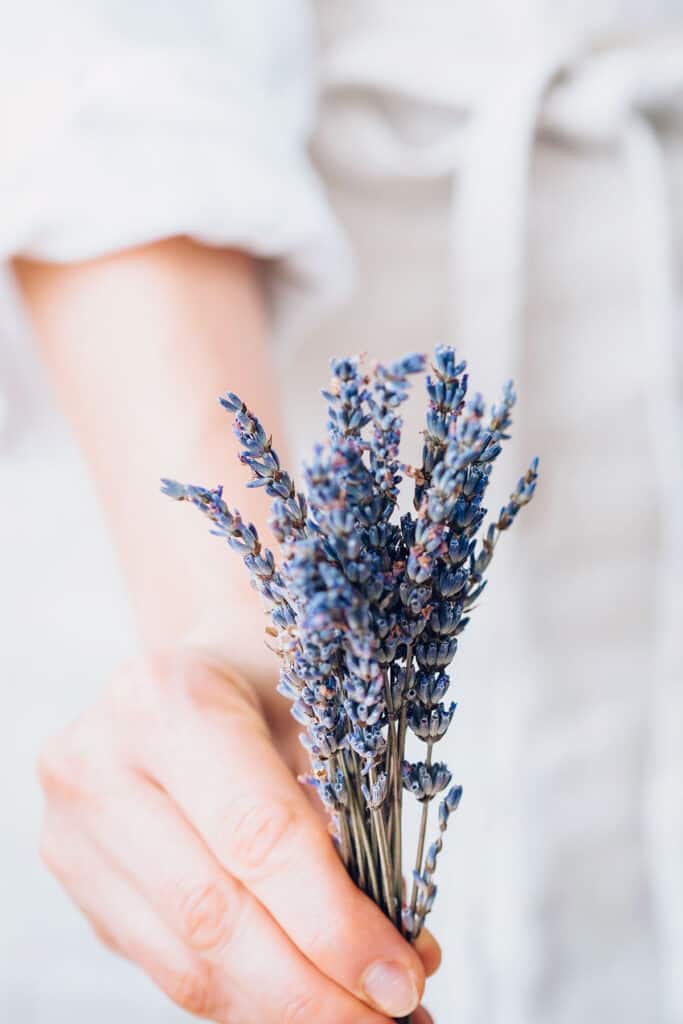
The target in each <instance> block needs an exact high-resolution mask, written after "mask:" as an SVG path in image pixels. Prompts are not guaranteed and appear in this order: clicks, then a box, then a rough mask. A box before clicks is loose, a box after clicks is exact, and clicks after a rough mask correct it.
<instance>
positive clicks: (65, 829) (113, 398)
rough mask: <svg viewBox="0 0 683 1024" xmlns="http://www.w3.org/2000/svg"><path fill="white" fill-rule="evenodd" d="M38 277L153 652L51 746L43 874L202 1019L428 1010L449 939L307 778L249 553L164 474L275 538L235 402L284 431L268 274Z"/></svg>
mask: <svg viewBox="0 0 683 1024" xmlns="http://www.w3.org/2000/svg"><path fill="white" fill-rule="evenodd" d="M15 270H16V274H17V279H18V282H19V285H20V288H21V290H22V292H23V295H24V298H25V300H26V304H27V307H28V310H29V313H30V316H31V318H32V320H33V324H34V327H35V334H36V337H37V339H38V343H39V345H40V348H41V351H42V353H43V356H44V359H45V362H46V363H47V365H48V367H49V370H50V372H51V375H52V377H53V379H54V382H55V386H56V389H57V392H58V394H59V396H60V399H61V402H62V405H63V407H64V410H65V412H66V414H67V415H68V417H69V419H70V420H71V422H72V424H73V427H74V431H75V434H76V437H77V440H78V442H79V444H80V445H81V447H82V450H83V453H84V456H85V459H86V461H87V464H88V466H89V469H90V471H91V473H92V477H93V480H94V482H95V485H96V488H97V490H98V492H99V494H100V497H101V500H102V509H103V512H104V514H105V516H106V519H107V522H108V525H109V528H110V532H111V535H112V538H113V542H114V544H115V546H116V548H117V551H118V553H119V556H120V560H121V564H122V567H123V571H124V575H125V578H126V581H127V585H128V589H129V594H130V600H131V604H132V607H133V609H134V611H135V615H136V619H137V622H138V626H139V634H140V647H141V652H142V653H141V654H140V656H139V657H138V658H136V659H135V661H134V662H133V663H132V664H129V665H127V666H125V667H123V668H121V669H120V670H119V671H118V672H117V673H116V675H115V677H114V678H113V679H112V680H110V681H109V682H108V683H107V685H106V687H105V689H104V691H103V693H102V695H101V696H100V698H99V699H98V701H97V703H96V704H95V706H94V707H92V708H91V709H90V710H88V711H86V712H85V713H84V714H83V716H82V717H81V718H80V719H79V720H77V721H76V722H75V723H73V724H72V725H70V726H69V727H68V728H66V729H65V730H64V731H63V732H62V733H61V734H60V735H58V736H56V737H55V738H54V739H52V740H51V741H50V742H49V743H48V745H47V746H46V748H45V750H44V752H43V755H42V758H41V762H40V776H41V780H42V784H43V788H44V792H45V797H46V814H45V825H44V833H43V843H42V855H43V857H44V860H45V861H46V863H47V864H48V866H49V867H50V868H51V870H52V871H53V872H54V873H55V874H56V875H57V877H58V878H59V879H60V880H61V882H62V883H63V885H64V886H65V887H66V889H67V890H68V892H69V893H70V895H71V897H72V898H73V899H74V900H75V902H76V903H77V904H78V905H79V906H80V908H81V909H82V910H83V912H84V913H85V914H86V915H87V917H88V918H89V920H90V921H91V923H92V925H93V926H94V928H95V930H96V932H97V933H98V935H99V936H100V938H101V939H102V940H103V941H105V942H106V943H107V944H108V945H110V946H111V947H112V948H113V949H115V950H116V951H117V952H119V953H121V954H123V955H124V956H126V957H128V958H129V959H131V960H132V961H134V962H136V963H137V964H139V965H140V966H141V967H142V968H143V969H144V970H145V971H146V972H147V973H148V974H149V975H150V977H151V978H152V979H153V980H154V981H155V982H156V983H157V985H159V986H160V987H161V988H162V989H163V990H164V992H166V993H167V994H168V995H169V996H170V998H171V999H173V1000H174V1001H175V1002H176V1003H178V1004H179V1005H180V1006H182V1007H184V1008H185V1009H186V1010H188V1011H190V1012H192V1013H195V1014H197V1015H198V1016H201V1017H205V1018H207V1019H210V1020H214V1021H217V1022H219V1024H263V1022H270V1021H278V1022H281V1024H386V1022H387V1021H388V1019H389V1018H391V1017H398V1016H402V1015H407V1014H408V1013H410V1012H411V1011H413V1010H414V1009H415V1007H416V1006H417V1005H418V1003H419V1001H420V998H421V995H422V992H423V989H424V982H425V977H426V976H428V975H429V974H431V973H433V971H434V970H436V968H437V967H438V963H439V959H440V953H439V949H438V945H437V944H436V942H435V940H434V939H433V938H432V937H431V936H430V935H429V934H428V933H424V935H423V937H422V938H421V940H420V943H419V945H418V947H417V948H413V947H411V946H410V945H409V944H408V943H407V942H406V941H405V940H403V939H402V938H401V936H400V935H399V934H398V932H397V931H396V930H395V929H394V928H393V926H392V925H391V924H390V923H389V922H388V921H387V920H386V919H385V918H384V916H383V915H382V914H381V912H380V911H379V910H378V909H377V908H376V907H375V906H374V905H373V904H372V903H371V902H370V901H369V900H368V899H367V898H366V897H365V896H364V895H362V894H361V893H360V892H359V891H358V890H357V889H356V888H355V887H354V886H353V884H352V883H351V881H350V880H349V878H348V877H347V875H346V874H345V871H344V869H343V868H342V865H341V863H340V861H339V860H338V858H337V855H336V853H335V851H334V849H333V846H332V844H331V842H330V838H329V835H328V832H327V830H326V826H325V822H324V819H323V817H322V816H321V815H320V813H319V812H318V810H317V808H316V807H315V806H314V805H313V803H312V802H311V800H310V799H309V798H308V797H307V795H306V793H305V791H304V790H303V788H302V787H301V785H300V784H299V783H298V782H297V781H296V778H295V775H296V772H297V771H300V770H301V768H302V767H303V761H302V752H301V750H300V747H299V745H298V743H297V742H296V732H297V729H296V726H295V724H294V723H293V722H292V721H291V719H290V718H289V716H288V713H287V707H286V703H285V702H284V700H283V699H282V698H281V697H279V696H278V695H277V694H276V693H275V691H274V679H275V672H276V668H275V664H274V660H273V655H272V654H270V652H269V651H268V650H267V649H266V647H265V644H264V641H263V629H264V617H263V612H262V610H261V607H260V603H259V599H258V597H257V596H256V595H255V594H254V592H253V591H252V590H251V588H250V587H249V585H248V582H247V580H246V574H245V573H244V570H243V567H242V565H241V563H240V560H239V558H237V557H235V556H234V555H231V553H230V552H229V551H228V550H227V549H226V550H222V549H221V547H220V542H219V541H218V540H217V539H216V538H214V537H211V536H208V535H207V533H206V530H205V525H204V523H203V521H201V520H200V519H199V518H198V517H197V516H196V515H193V514H192V511H191V510H189V509H187V508H186V507H184V506H179V505H175V504H174V503H172V502H170V501H169V500H168V499H167V498H164V497H162V496H161V495H160V494H159V492H158V478H159V477H160V476H161V475H167V476H172V477H175V478H177V479H180V480H186V481H191V482H196V483H202V484H205V485H207V486H215V485H216V484H217V483H219V482H220V483H223V484H224V485H225V493H226V496H227V497H228V498H229V499H230V498H232V497H234V498H235V499H236V500H235V501H234V504H238V505H239V508H240V510H241V511H242V513H243V514H244V516H245V517H246V518H249V519H251V520H252V521H253V522H255V523H256V525H257V526H258V528H259V531H260V532H262V533H263V535H264V536H266V537H267V526H266V507H265V503H264V496H263V493H262V492H261V491H260V490H259V491H254V490H252V491H247V490H245V488H244V482H245V472H244V469H243V467H241V466H240V465H239V463H238V462H237V460H236V459H235V458H234V456H233V452H232V451H231V448H232V439H231V437H230V431H229V425H228V423H227V419H226V415H225V413H224V412H222V411H221V409H220V407H219V406H218V403H217V402H216V396H217V394H218V393H220V392H221V391H226V390H228V389H229V390H232V391H237V392H238V393H239V394H240V395H242V396H243V397H244V398H245V400H246V401H247V402H248V403H249V404H250V405H252V406H253V407H254V409H255V410H259V411H261V410H263V411H264V416H263V418H264V419H265V420H266V426H267V429H269V430H272V432H273V433H274V434H275V435H276V436H278V437H280V436H282V426H281V424H280V422H279V420H278V417H277V401H276V387H275V381H274V374H273V370H272V368H271V359H270V354H269V351H268V324H267V318H266V314H265V304H264V301H263V296H262V293H261V288H260V284H259V269H258V267H257V266H256V265H255V264H254V262H253V261H252V260H251V259H250V258H249V257H247V256H245V255H244V254H241V253H237V252H232V251H222V250H218V249H208V248H204V247H201V246H199V245H196V244H194V243H192V242H190V241H188V240H185V239H170V240H167V241H164V242H160V243H157V244H155V245H149V246H145V247H141V248H139V249H135V250H131V251H128V252H124V253H119V254H116V255H112V256H108V257H106V258H102V259H99V260H96V261H92V262H87V263H80V264H72V265H68V266H57V265H48V264H42V263H37V262H30V261H24V260H21V261H17V262H16V264H15ZM279 447H282V446H279ZM93 672H94V673H96V672H97V668H96V666H93ZM413 1020H414V1022H415V1024H427V1022H428V1021H429V1020H430V1018H429V1016H428V1014H427V1013H426V1011H425V1010H423V1009H419V1010H418V1011H417V1012H416V1013H415V1015H414V1017H413Z"/></svg>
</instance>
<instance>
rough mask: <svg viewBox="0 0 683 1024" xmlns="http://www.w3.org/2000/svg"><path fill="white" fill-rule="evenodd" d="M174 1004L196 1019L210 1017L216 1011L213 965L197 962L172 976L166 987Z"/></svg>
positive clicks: (203, 961)
mask: <svg viewBox="0 0 683 1024" xmlns="http://www.w3.org/2000/svg"><path fill="white" fill-rule="evenodd" d="M164 988H165V989H166V993H167V995H168V996H169V997H170V998H171V999H172V1000H173V1002H174V1003H175V1004H176V1005H177V1006H179V1007H180V1008H181V1010H185V1012H186V1013H191V1014H193V1015H194V1016H196V1017H210V1016H211V1015H212V1014H213V1012H214V1011H215V1009H216V997H215V990H214V984H213V970H212V967H211V964H209V963H208V962H207V961H205V960H197V962H196V963H194V964H193V965H192V966H191V967H189V968H187V970H184V971H181V972H178V973H174V974H172V975H171V976H170V977H169V978H168V979H167V980H166V984H165V985H164Z"/></svg>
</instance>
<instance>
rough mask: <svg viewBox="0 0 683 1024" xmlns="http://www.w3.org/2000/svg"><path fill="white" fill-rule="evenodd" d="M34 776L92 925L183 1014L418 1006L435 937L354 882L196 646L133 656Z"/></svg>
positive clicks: (339, 1018)
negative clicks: (389, 913) (421, 934)
mask: <svg viewBox="0 0 683 1024" xmlns="http://www.w3.org/2000/svg"><path fill="white" fill-rule="evenodd" d="M40 774H41V780H42V783H43V787H44V790H45V793H46V797H47V811H46V821H45V829H44V838H43V845H42V854H43V858H44V860H45V861H46V863H47V864H48V866H49V867H50V868H51V870H52V871H53V872H54V874H55V875H57V877H58V878H59V879H60V880H61V881H62V883H63V884H64V885H65V887H66V888H67V890H68V891H69V893H70V894H71V896H72V898H73V899H74V900H75V901H76V903H77V904H78V905H79V906H80V907H81V909H82V910H83V911H84V913H85V914H86V915H87V916H88V918H89V919H90V921H91V922H92V924H93V926H94V928H95V930H96V932H97V933H98V934H99V936H100V937H101V938H102V939H103V940H104V941H105V942H106V943H107V944H108V945H109V946H111V947H112V948H114V949H115V950H117V951H118V952H120V953H122V954H123V955H124V956H126V957H128V958H130V959H131V960H133V961H135V962H137V963H138V964H139V965H140V966H141V967H143V968H144V970H145V971H146V972H147V973H148V974H149V975H150V976H151V977H152V979H153V980H154V981H155V982H156V983H157V984H158V985H159V986H160V987H161V988H162V989H163V990H164V991H165V992H166V993H167V994H168V995H169V996H170V997H171V999H173V1000H174V1001H175V1002H176V1003H178V1004H179V1005H180V1006H182V1007H183V1008H184V1009H186V1010H188V1011H190V1012H191V1013H195V1014H197V1015H199V1016H202V1017H207V1018H209V1019H212V1020H215V1021H218V1022H225V1024H257V1022H258V1024H261V1022H263V1021H269V1022H270V1021H280V1022H282V1024H386V1021H387V1016H388V1017H398V1016H402V1015H404V1014H408V1013H410V1012H411V1011H412V1010H413V1009H414V1008H415V1007H416V1006H417V1004H418V1002H419V998H420V995H421V993H422V990H423V986H424V978H425V974H426V973H430V972H431V971H432V970H434V969H436V966H438V960H439V952H438V947H437V946H436V943H435V942H434V940H433V939H431V937H429V936H427V937H426V938H425V939H424V940H423V944H422V946H421V949H420V955H418V952H417V951H416V950H415V949H413V948H412V947H411V946H410V945H409V944H408V943H407V942H406V941H405V940H404V939H403V938H402V937H401V936H400V935H399V934H398V932H397V931H396V930H395V929H394V927H393V926H392V925H391V924H390V923H389V921H388V920H387V919H386V918H385V917H384V916H383V914H382V913H381V912H380V911H379V910H378V909H377V907H375V906H374V905H373V904H372V903H371V901H370V900H369V899H368V898H367V897H366V896H364V895H363V894H362V893H361V892H360V891H359V890H358V889H357V888H356V887H355V886H354V885H353V883H352V882H351V880H350V879H349V878H348V876H347V875H346V872H345V871H344V868H343V866H342V864H341V862H340V861H339V859H338V857H337V854H336V852H335V850H334V848H333V845H332V843H331V841H330V837H329V835H328V833H327V831H326V827H325V823H324V821H323V819H322V818H321V816H320V815H319V814H318V813H317V812H316V811H315V810H314V808H313V806H312V804H311V803H310V802H309V800H308V799H307V796H306V794H305V792H304V790H303V788H302V787H301V785H300V784H299V783H297V782H296V781H295V779H294V777H293V775H292V773H291V771H290V770H289V768H288V766H287V764H286V762H285V761H284V760H283V758H282V756H281V755H280V753H279V752H278V750H277V748H276V746H275V743H274V739H273V736H272V734H271V731H270V729H269V727H268V725H267V722H266V717H265V716H264V713H263V711H262V710H261V708H260V706H259V705H258V704H257V702H256V698H255V697H254V695H253V694H252V692H251V691H250V689H249V687H248V686H247V685H246V684H245V683H244V681H243V680H242V679H241V678H240V677H239V676H238V675H237V674H236V673H233V672H232V671H230V670H229V669H226V667H225V666H224V665H219V664H217V663H215V662H212V661H211V660H209V659H207V658H205V657H201V656H199V655H198V654H196V653H194V654H193V653H189V652H178V653H175V654H172V655H158V656H154V657H152V658H148V659H144V660H140V661H138V662H136V663H134V664H133V665H132V666H131V667H129V668H127V669H126V670H124V671H123V672H121V673H120V674H119V675H118V677H117V678H116V679H115V681H114V683H113V684H112V685H111V686H110V687H109V688H108V689H107V690H106V692H105V693H104V695H103V697H102V698H101V699H100V701H99V702H98V704H97V705H96V706H95V707H94V708H93V709H92V710H91V711H89V712H88V713H86V714H85V715H84V716H83V717H82V718H81V719H79V720H78V721H77V722H76V723H75V724H73V725H72V726H70V727H69V728H68V729H66V730H65V731H64V732H63V733H62V734H61V735H60V736H58V737H57V738H56V739H54V740H53V741H51V742H50V744H49V745H48V747H47V748H46V749H45V751H44V753H43V756H42V758H41V763H40ZM423 1012H424V1011H419V1013H420V1014H423ZM414 1019H415V1021H416V1024H418V1022H420V1021H423V1020H424V1021H426V1020H427V1019H428V1018H427V1017H426V1016H419V1015H416V1017H415V1018H414Z"/></svg>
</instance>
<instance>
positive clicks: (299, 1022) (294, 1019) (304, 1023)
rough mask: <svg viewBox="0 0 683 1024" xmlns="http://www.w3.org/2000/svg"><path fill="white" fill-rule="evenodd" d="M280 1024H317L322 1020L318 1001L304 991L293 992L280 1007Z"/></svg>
mask: <svg viewBox="0 0 683 1024" xmlns="http://www.w3.org/2000/svg"><path fill="white" fill-rule="evenodd" d="M281 1019H282V1024H318V1022H319V1021H321V1020H322V1019H323V1007H322V1006H321V1004H320V1000H319V999H318V998H317V997H316V996H314V995H311V993H310V992H306V991H305V990H302V991H297V992H294V993H293V994H292V995H291V996H290V997H289V998H288V999H287V1000H286V1002H285V1004H284V1006H283V1007H282V1018H281Z"/></svg>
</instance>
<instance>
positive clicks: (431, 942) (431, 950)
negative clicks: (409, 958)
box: [413, 928, 441, 978]
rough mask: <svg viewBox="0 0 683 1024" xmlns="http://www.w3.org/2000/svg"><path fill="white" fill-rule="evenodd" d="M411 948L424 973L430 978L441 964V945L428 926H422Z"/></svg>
mask: <svg viewBox="0 0 683 1024" xmlns="http://www.w3.org/2000/svg"><path fill="white" fill-rule="evenodd" d="M413 949H414V950H415V952H416V953H417V955H418V956H419V958H420V960H421V961H422V966H423V968H424V972H425V975H426V976H427V977H428V978H431V976H432V974H436V972H437V971H438V969H439V967H440V966H441V946H440V945H439V943H438V942H437V941H436V939H435V938H434V936H433V935H432V933H431V932H430V931H429V929H428V928H423V929H422V931H421V932H420V934H419V935H418V937H417V939H416V940H415V942H414V943H413Z"/></svg>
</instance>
